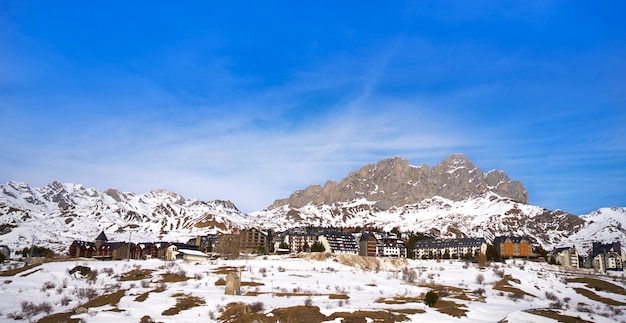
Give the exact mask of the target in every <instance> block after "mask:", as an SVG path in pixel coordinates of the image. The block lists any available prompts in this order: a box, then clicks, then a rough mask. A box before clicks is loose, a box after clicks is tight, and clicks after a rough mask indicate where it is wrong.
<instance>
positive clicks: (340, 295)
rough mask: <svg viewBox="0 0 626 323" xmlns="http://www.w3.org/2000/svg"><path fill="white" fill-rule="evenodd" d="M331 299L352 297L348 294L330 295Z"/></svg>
mask: <svg viewBox="0 0 626 323" xmlns="http://www.w3.org/2000/svg"><path fill="white" fill-rule="evenodd" d="M328 298H329V299H350V296H348V295H346V294H330V295H328Z"/></svg>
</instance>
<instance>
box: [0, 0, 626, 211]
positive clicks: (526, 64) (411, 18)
mask: <svg viewBox="0 0 626 323" xmlns="http://www.w3.org/2000/svg"><path fill="white" fill-rule="evenodd" d="M589 6H591V7H594V6H592V5H579V4H573V3H562V2H550V1H541V2H536V3H528V2H525V3H523V4H519V5H518V4H516V5H506V6H500V5H496V6H494V5H493V4H491V3H481V2H479V3H472V4H471V5H470V4H468V5H465V4H459V3H453V4H451V3H447V2H445V1H442V2H438V3H437V4H435V5H433V4H428V5H425V4H424V3H395V4H392V5H385V6H380V7H379V8H376V9H375V10H372V8H370V7H368V6H361V7H359V8H354V7H353V6H343V5H341V4H334V5H333V6H332V8H326V10H321V9H319V8H316V6H309V7H305V8H303V7H302V5H297V6H294V7H290V6H288V5H287V6H280V8H272V6H268V5H262V6H259V7H255V8H252V7H250V8H247V9H248V10H244V11H241V10H239V9H237V10H235V8H231V7H230V6H229V5H221V4H219V5H217V4H208V3H207V4H204V3H202V4H197V3H196V4H189V5H185V6H183V7H179V6H175V5H170V4H168V5H155V6H151V7H150V8H144V7H143V6H141V5H137V6H134V5H128V6H126V5H125V6H121V7H119V8H117V7H116V6H115V5H112V6H110V7H109V6H107V7H104V8H101V7H99V6H96V5H92V4H89V3H81V4H77V5H76V10H75V11H74V10H68V8H66V7H65V8H64V7H63V6H56V5H55V6H52V7H47V8H46V7H45V5H38V6H33V5H32V4H11V5H8V6H6V8H8V9H9V10H5V11H0V28H1V29H2V30H3V33H2V34H0V46H2V47H0V48H2V50H0V119H1V120H2V121H4V123H3V124H2V127H0V146H1V147H2V148H1V149H0V180H3V181H8V180H22V181H26V182H27V183H29V184H31V185H34V186H41V185H45V184H47V183H49V182H51V181H53V180H61V181H67V182H76V183H82V184H85V185H87V186H92V187H96V188H99V189H105V188H108V187H116V188H119V189H121V190H126V191H135V192H145V191H148V190H152V189H156V188H166V189H170V190H173V191H176V192H178V193H180V194H182V195H184V196H186V197H190V198H200V199H204V200H210V199H218V198H219V199H230V200H233V202H235V203H236V205H238V206H239V207H240V208H241V209H242V210H243V211H247V212H249V211H256V210H258V209H260V208H263V207H265V206H268V205H269V204H271V202H272V201H273V200H274V199H276V198H283V197H286V196H288V195H289V194H290V193H291V192H293V191H294V190H295V189H302V188H304V187H306V186H307V185H310V184H323V183H324V182H325V181H326V180H335V181H337V180H340V179H341V178H342V177H344V176H345V175H346V174H347V173H348V172H350V171H352V170H355V169H358V168H360V167H361V166H363V165H365V164H369V163H375V162H377V161H379V160H380V159H382V158H386V157H393V156H402V157H405V158H407V159H408V160H409V161H410V162H411V163H412V164H416V165H422V164H427V165H431V166H432V165H435V164H436V163H438V162H440V161H441V160H442V159H443V158H445V157H446V156H448V155H449V154H451V153H455V152H461V153H465V154H466V155H467V156H468V157H469V158H470V159H471V160H473V161H474V163H475V164H476V166H478V167H480V168H482V169H483V170H485V171H487V170H491V169H494V168H496V169H502V170H504V171H505V172H506V173H507V174H508V175H509V176H510V177H511V178H512V179H516V180H520V181H522V182H523V183H524V185H525V186H526V187H527V188H528V190H529V195H530V201H531V203H533V204H537V205H541V206H544V207H547V208H550V209H555V208H561V209H565V210H566V211H570V212H574V213H577V214H582V213H585V212H590V211H592V210H594V209H596V208H598V207H602V206H610V205H619V204H623V203H624V196H626V194H624V189H623V187H625V186H624V183H625V179H624V177H625V176H624V168H623V165H624V164H625V163H626V153H625V151H626V147H625V146H624V145H625V144H624V143H626V133H625V130H624V129H626V128H625V127H623V122H624V121H625V120H626V116H625V115H624V111H626V110H624V109H623V107H624V104H626V102H625V101H624V98H625V97H626V96H624V90H623V86H622V84H624V76H623V75H626V72H625V71H626V70H625V68H626V65H625V64H624V63H623V62H624V60H623V59H622V57H623V53H624V46H623V41H622V40H623V32H622V31H621V30H623V29H620V28H618V27H615V26H622V25H623V23H622V22H621V21H622V19H621V17H618V16H617V15H616V14H615V12H619V10H617V9H615V10H613V9H612V10H610V11H608V10H603V9H602V8H598V7H594V8H595V9H598V10H595V11H593V10H592V11H593V12H597V15H589V14H588V13H589V12H592V11H590V10H589V8H588V7H589ZM55 10H57V11H58V12H57V15H55V14H52V13H53V12H55ZM145 10H151V12H150V14H142V15H141V16H138V15H137V13H139V12H142V13H143V11H145ZM355 10H356V11H357V12H355ZM235 13H236V14H235ZM302 15H304V16H302ZM57 16H58V17H59V18H60V19H56V20H54V21H49V20H48V19H50V18H49V17H57ZM151 17H158V19H152V18H151ZM303 17H306V19H304V18H303ZM581 17H584V18H585V19H581ZM618 18H619V19H618ZM144 19H145V20H144ZM110 21H116V24H110V25H108V24H107V22H110ZM162 21H163V22H167V23H162ZM92 22H93V23H92ZM79 27H80V28H79Z"/></svg>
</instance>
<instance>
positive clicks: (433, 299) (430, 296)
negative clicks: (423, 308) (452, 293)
mask: <svg viewBox="0 0 626 323" xmlns="http://www.w3.org/2000/svg"><path fill="white" fill-rule="evenodd" d="M438 300H439V295H437V293H435V292H434V291H432V290H431V291H429V292H428V293H426V298H425V299H424V303H425V304H426V305H428V306H430V307H433V306H434V305H435V303H437V301H438Z"/></svg>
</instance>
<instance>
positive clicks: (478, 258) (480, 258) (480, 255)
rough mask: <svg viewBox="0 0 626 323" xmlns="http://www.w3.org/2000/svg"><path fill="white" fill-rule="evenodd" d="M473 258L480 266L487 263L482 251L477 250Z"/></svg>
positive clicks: (484, 265)
mask: <svg viewBox="0 0 626 323" xmlns="http://www.w3.org/2000/svg"><path fill="white" fill-rule="evenodd" d="M474 260H475V261H476V263H477V264H478V266H480V267H486V266H487V265H488V264H489V260H487V255H485V254H484V253H482V252H479V253H478V254H476V256H475V257H474Z"/></svg>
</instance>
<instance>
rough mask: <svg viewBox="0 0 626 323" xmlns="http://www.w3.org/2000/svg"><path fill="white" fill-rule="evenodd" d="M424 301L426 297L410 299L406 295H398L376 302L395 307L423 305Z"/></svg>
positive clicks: (382, 298)
mask: <svg viewBox="0 0 626 323" xmlns="http://www.w3.org/2000/svg"><path fill="white" fill-rule="evenodd" d="M423 301H424V297H421V296H418V297H409V296H406V295H396V296H394V297H392V298H384V297H381V298H379V299H377V300H376V301H375V302H376V303H384V304H387V305H393V304H406V303H422V302H423Z"/></svg>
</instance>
